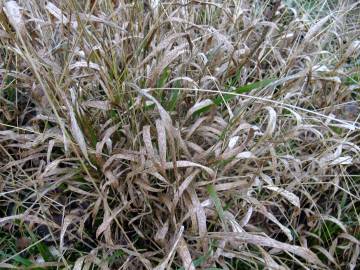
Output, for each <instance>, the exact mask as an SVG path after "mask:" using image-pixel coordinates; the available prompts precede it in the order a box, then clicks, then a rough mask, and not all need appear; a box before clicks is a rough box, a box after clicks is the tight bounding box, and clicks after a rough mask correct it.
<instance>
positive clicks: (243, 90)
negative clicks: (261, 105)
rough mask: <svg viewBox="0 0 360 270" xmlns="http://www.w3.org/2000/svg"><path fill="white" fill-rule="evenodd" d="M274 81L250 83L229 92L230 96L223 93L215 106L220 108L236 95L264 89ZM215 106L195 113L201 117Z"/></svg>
mask: <svg viewBox="0 0 360 270" xmlns="http://www.w3.org/2000/svg"><path fill="white" fill-rule="evenodd" d="M273 81H274V79H265V80H262V81H258V82H254V83H250V84H247V85H244V86H241V87H238V88H236V89H235V90H234V91H231V92H228V93H229V94H227V93H222V95H220V94H219V95H218V96H217V97H216V98H215V99H214V100H213V102H214V105H215V106H220V105H222V104H223V103H225V102H228V101H229V100H231V99H233V98H235V97H236V94H244V93H247V92H250V91H251V90H254V89H256V88H263V87H265V86H267V85H269V84H270V83H272V82H273ZM214 105H209V106H206V107H204V108H202V109H200V110H198V111H197V112H196V113H195V115H199V114H201V113H203V112H207V111H209V110H210V108H211V107H212V106H214Z"/></svg>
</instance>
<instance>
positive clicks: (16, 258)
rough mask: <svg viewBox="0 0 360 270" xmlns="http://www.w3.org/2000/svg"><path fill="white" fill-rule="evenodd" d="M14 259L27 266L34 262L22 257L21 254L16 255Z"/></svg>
mask: <svg viewBox="0 0 360 270" xmlns="http://www.w3.org/2000/svg"><path fill="white" fill-rule="evenodd" d="M13 260H14V261H15V262H17V263H20V264H21V265H24V266H26V267H29V266H31V265H32V264H33V262H32V261H30V260H29V259H26V258H24V257H21V256H20V255H16V256H15V257H14V258H13Z"/></svg>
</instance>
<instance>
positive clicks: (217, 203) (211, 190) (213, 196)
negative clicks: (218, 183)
mask: <svg viewBox="0 0 360 270" xmlns="http://www.w3.org/2000/svg"><path fill="white" fill-rule="evenodd" d="M207 190H208V193H209V195H210V198H211V200H212V201H213V202H214V204H215V209H216V212H217V213H218V215H219V217H220V219H221V220H222V221H223V220H224V217H225V215H224V209H223V208H222V205H221V201H220V199H219V197H218V195H217V192H216V190H215V187H214V185H208V186H207Z"/></svg>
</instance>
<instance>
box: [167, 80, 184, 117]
mask: <svg viewBox="0 0 360 270" xmlns="http://www.w3.org/2000/svg"><path fill="white" fill-rule="evenodd" d="M180 87H181V85H180V82H179V81H176V82H175V88H174V90H172V91H171V94H170V100H169V102H168V104H167V106H166V108H167V110H168V111H174V110H175V108H176V103H177V101H178V99H179V95H180V90H179V88H180Z"/></svg>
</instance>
